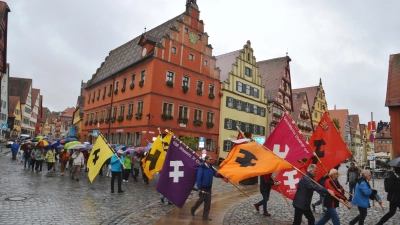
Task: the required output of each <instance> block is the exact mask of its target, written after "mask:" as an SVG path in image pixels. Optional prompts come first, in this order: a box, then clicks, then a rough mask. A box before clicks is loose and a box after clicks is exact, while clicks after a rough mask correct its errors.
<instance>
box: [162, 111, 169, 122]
mask: <svg viewBox="0 0 400 225" xmlns="http://www.w3.org/2000/svg"><path fill="white" fill-rule="evenodd" d="M161 118H162V119H163V120H164V121H165V120H167V119H168V114H165V113H163V114H161Z"/></svg>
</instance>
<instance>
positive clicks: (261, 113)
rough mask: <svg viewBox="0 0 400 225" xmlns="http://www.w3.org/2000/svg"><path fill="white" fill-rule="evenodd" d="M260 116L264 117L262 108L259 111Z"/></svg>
mask: <svg viewBox="0 0 400 225" xmlns="http://www.w3.org/2000/svg"><path fill="white" fill-rule="evenodd" d="M260 116H265V109H264V108H261V109H260Z"/></svg>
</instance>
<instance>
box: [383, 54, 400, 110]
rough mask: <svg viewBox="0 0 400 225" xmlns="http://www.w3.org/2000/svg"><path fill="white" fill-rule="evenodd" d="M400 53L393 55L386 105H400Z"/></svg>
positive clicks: (390, 64) (390, 61)
mask: <svg viewBox="0 0 400 225" xmlns="http://www.w3.org/2000/svg"><path fill="white" fill-rule="evenodd" d="M399 87H400V53H399V54H395V55H391V56H390V59H389V74H388V82H387V90H386V101H385V106H400V88H399Z"/></svg>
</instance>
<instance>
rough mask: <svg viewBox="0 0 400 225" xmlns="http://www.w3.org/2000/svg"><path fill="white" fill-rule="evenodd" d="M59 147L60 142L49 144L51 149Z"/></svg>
mask: <svg viewBox="0 0 400 225" xmlns="http://www.w3.org/2000/svg"><path fill="white" fill-rule="evenodd" d="M59 145H61V143H60V142H58V141H57V142H54V143H51V147H54V148H56V147H58V146H59Z"/></svg>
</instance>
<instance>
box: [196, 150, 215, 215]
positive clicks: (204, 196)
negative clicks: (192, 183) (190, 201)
mask: <svg viewBox="0 0 400 225" xmlns="http://www.w3.org/2000/svg"><path fill="white" fill-rule="evenodd" d="M212 161H213V159H212V157H211V156H209V155H206V156H205V157H204V162H203V163H202V164H201V166H200V167H199V169H198V170H197V179H196V183H197V189H198V192H199V199H198V200H197V202H196V203H195V204H194V206H193V207H191V208H190V213H191V214H192V216H193V217H194V213H195V212H196V210H197V208H198V207H199V206H200V205H201V204H202V203H203V202H204V210H203V220H211V219H210V218H209V217H208V214H209V213H210V207H211V188H212V183H213V177H219V178H222V176H221V175H220V174H217V171H216V170H214V169H213V168H212Z"/></svg>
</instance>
